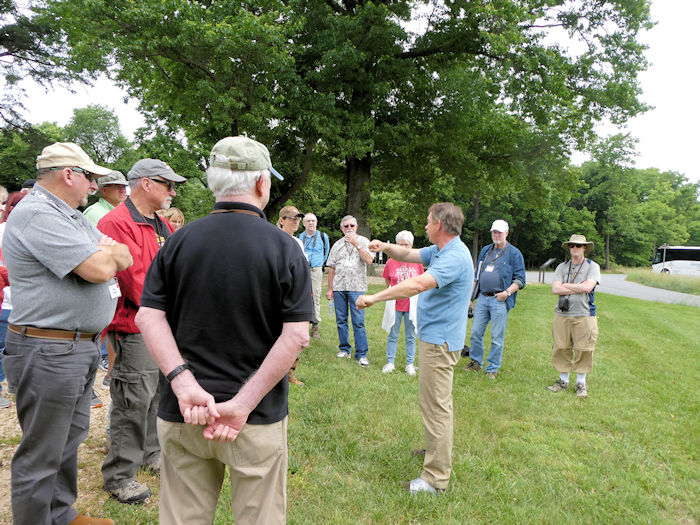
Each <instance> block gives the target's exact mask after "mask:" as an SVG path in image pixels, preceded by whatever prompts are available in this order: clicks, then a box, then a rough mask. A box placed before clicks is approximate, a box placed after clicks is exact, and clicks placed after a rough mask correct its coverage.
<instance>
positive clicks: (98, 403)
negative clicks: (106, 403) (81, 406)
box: [90, 389, 102, 408]
mask: <svg viewBox="0 0 700 525" xmlns="http://www.w3.org/2000/svg"><path fill="white" fill-rule="evenodd" d="M101 406H102V400H101V399H100V398H99V397H97V392H95V390H94V389H93V390H92V401H90V408H100V407H101Z"/></svg>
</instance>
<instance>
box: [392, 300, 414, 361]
mask: <svg viewBox="0 0 700 525" xmlns="http://www.w3.org/2000/svg"><path fill="white" fill-rule="evenodd" d="M394 314H395V315H396V321H395V322H394V326H392V327H391V330H390V331H389V338H388V339H387V341H386V362H387V363H393V362H394V359H396V346H397V341H398V339H399V331H400V330H401V319H405V322H404V325H403V333H404V335H405V336H406V364H407V365H412V364H413V360H414V358H415V356H416V330H415V328H414V327H413V323H412V322H411V319H409V317H408V312H399V311H398V310H396V311H395V312H394Z"/></svg>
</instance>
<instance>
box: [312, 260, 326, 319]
mask: <svg viewBox="0 0 700 525" xmlns="http://www.w3.org/2000/svg"><path fill="white" fill-rule="evenodd" d="M310 270H311V293H312V294H314V320H313V324H319V323H320V322H321V284H322V283H323V267H321V266H317V267H316V268H310Z"/></svg>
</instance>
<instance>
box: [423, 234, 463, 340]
mask: <svg viewBox="0 0 700 525" xmlns="http://www.w3.org/2000/svg"><path fill="white" fill-rule="evenodd" d="M420 256H421V258H422V259H423V264H425V265H427V266H429V268H428V269H427V270H426V272H427V273H429V274H430V275H432V276H433V278H434V279H435V281H436V282H437V285H438V287H437V288H433V289H431V290H428V291H426V292H423V293H421V294H420V295H419V296H418V338H419V339H420V340H421V341H425V342H426V343H432V344H436V345H442V344H444V343H447V347H448V348H449V350H450V352H456V351H458V350H462V348H464V338H465V336H466V335H467V307H468V305H469V297H470V296H471V293H472V283H473V281H474V263H473V262H472V256H471V253H470V252H469V248H467V247H466V246H465V245H464V243H463V242H462V241H461V239H460V238H459V237H455V238H454V239H452V240H451V241H450V242H448V243H447V244H446V245H445V246H444V247H443V248H442V250H441V249H439V248H438V247H437V246H435V245H432V246H428V247H427V248H421V250H420Z"/></svg>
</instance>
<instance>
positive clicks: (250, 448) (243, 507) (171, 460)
mask: <svg viewBox="0 0 700 525" xmlns="http://www.w3.org/2000/svg"><path fill="white" fill-rule="evenodd" d="M203 430H204V427H201V426H195V425H187V424H185V423H170V422H167V421H164V420H162V419H160V418H158V438H159V439H160V445H161V450H162V453H161V472H160V507H159V519H160V523H161V525H199V524H202V525H204V524H206V525H211V524H212V523H213V522H214V514H215V512H216V503H217V501H218V499H219V492H220V491H221V484H222V483H223V480H224V471H225V468H226V466H228V467H229V474H230V476H231V508H232V509H233V515H234V519H235V521H236V525H245V524H254V523H255V524H260V525H267V524H278V523H285V522H286V512H287V418H284V419H283V420H282V421H279V422H277V423H272V424H269V425H251V424H246V425H245V426H244V427H243V430H242V431H241V432H240V434H238V437H237V438H236V440H235V441H233V442H232V443H219V442H216V441H207V440H206V439H204V437H203V436H202V431H203Z"/></svg>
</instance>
